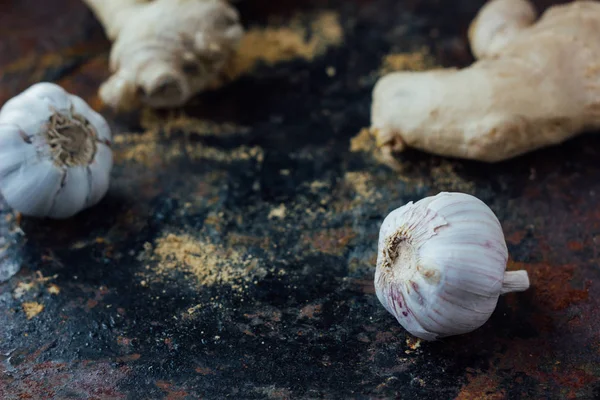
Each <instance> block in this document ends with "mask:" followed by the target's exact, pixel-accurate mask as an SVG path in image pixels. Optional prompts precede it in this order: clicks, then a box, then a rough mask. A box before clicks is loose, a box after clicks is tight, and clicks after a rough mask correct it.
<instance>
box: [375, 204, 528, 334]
mask: <svg viewBox="0 0 600 400" xmlns="http://www.w3.org/2000/svg"><path fill="white" fill-rule="evenodd" d="M507 261H508V249H507V247H506V242H505V239H504V234H503V231H502V226H501V224H500V222H499V221H498V218H497V217H496V215H495V214H494V213H493V211H492V210H491V209H490V208H489V207H488V206H487V205H486V204H485V203H483V202H482V201H481V200H479V199H477V198H476V197H474V196H471V195H468V194H465V193H456V192H441V193H439V194H437V195H435V196H430V197H426V198H424V199H421V200H419V201H417V202H416V203H413V202H409V203H407V204H406V205H404V206H402V207H399V208H397V209H395V210H393V211H392V212H390V213H389V214H388V215H387V216H386V218H385V219H384V221H383V223H382V225H381V228H380V233H379V243H378V256H377V267H376V271H375V289H376V294H377V298H378V299H379V301H380V302H381V304H382V305H383V306H384V308H385V309H386V310H387V311H388V312H389V313H391V314H392V315H393V316H394V317H396V319H397V320H398V322H399V323H400V325H402V326H403V327H404V328H405V329H406V330H407V331H408V332H409V333H411V334H412V335H414V336H416V337H418V338H421V339H424V340H437V339H439V338H442V337H447V336H452V335H459V334H463V333H468V332H471V331H473V330H475V329H477V328H479V327H480V326H482V325H483V324H484V323H485V322H486V321H487V320H488V319H489V317H490V316H491V314H492V313H493V311H494V310H495V308H496V305H497V301H498V297H499V296H500V295H501V294H504V293H508V292H513V291H523V290H526V289H527V288H528V287H529V278H528V275H527V272H526V271H509V272H507V271H506V264H507Z"/></svg>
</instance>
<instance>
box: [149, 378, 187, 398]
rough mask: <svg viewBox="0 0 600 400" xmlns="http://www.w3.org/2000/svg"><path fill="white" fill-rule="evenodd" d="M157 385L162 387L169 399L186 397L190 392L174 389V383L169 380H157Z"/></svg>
mask: <svg viewBox="0 0 600 400" xmlns="http://www.w3.org/2000/svg"><path fill="white" fill-rule="evenodd" d="M155 385H156V387H158V388H159V389H161V390H162V391H164V392H165V394H166V395H167V397H166V398H167V400H179V399H184V398H186V397H187V396H188V393H187V392H185V391H184V390H174V389H172V387H173V384H172V383H171V382H168V381H156V383H155Z"/></svg>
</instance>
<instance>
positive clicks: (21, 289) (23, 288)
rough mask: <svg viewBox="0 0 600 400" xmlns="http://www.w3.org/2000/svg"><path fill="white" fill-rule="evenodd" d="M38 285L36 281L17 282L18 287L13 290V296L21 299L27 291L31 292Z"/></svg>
mask: <svg viewBox="0 0 600 400" xmlns="http://www.w3.org/2000/svg"><path fill="white" fill-rule="evenodd" d="M36 286H37V285H36V283H35V282H28V283H25V282H19V283H17V287H16V288H15V290H14V291H13V297H14V298H15V299H20V298H21V297H23V296H24V295H25V293H27V292H29V291H30V290H32V289H33V288H35V287H36Z"/></svg>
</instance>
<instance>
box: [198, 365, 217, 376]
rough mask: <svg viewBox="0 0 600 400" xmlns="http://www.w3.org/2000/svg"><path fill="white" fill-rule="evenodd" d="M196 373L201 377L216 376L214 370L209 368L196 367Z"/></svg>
mask: <svg viewBox="0 0 600 400" xmlns="http://www.w3.org/2000/svg"><path fill="white" fill-rule="evenodd" d="M194 371H196V372H197V373H199V374H200V375H214V374H215V371H213V370H212V369H210V368H208V367H196V369H195V370H194Z"/></svg>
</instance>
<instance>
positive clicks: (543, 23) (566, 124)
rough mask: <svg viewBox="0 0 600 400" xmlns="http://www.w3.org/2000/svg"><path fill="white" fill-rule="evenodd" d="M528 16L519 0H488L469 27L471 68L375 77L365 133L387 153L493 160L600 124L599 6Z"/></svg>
mask: <svg viewBox="0 0 600 400" xmlns="http://www.w3.org/2000/svg"><path fill="white" fill-rule="evenodd" d="M535 19H536V12H535V9H534V8H533V6H532V5H531V4H530V3H529V2H528V1H526V0H491V1H489V2H488V3H487V4H486V5H484V7H483V8H482V9H481V10H480V11H479V13H478V15H477V17H476V18H475V20H474V21H473V22H472V24H471V26H470V29H469V40H470V44H471V48H472V50H473V54H474V55H475V57H476V58H477V59H478V60H476V61H475V62H474V63H473V64H472V65H471V66H469V67H467V68H464V69H454V68H449V69H437V70H430V71H424V72H396V73H391V74H388V75H386V76H384V77H382V78H381V79H380V80H379V81H378V82H377V83H376V85H375V88H374V90H373V103H372V109H371V131H372V133H373V134H374V135H375V136H376V137H377V142H378V144H379V145H380V148H381V151H382V153H383V154H384V156H386V158H388V159H392V158H393V155H394V154H395V153H397V152H400V151H402V150H403V149H405V148H406V147H412V148H416V149H419V150H421V151H425V152H429V153H433V154H437V155H441V156H448V157H457V158H465V159H472V160H478V161H484V162H499V161H503V160H507V159H510V158H513V157H516V156H519V155H522V154H524V153H527V152H530V151H533V150H536V149H539V148H542V147H547V146H550V145H555V144H559V143H562V142H564V141H566V140H567V139H570V138H572V137H574V136H576V135H578V134H580V133H583V132H584V131H590V130H594V129H598V128H600V41H599V40H598V39H597V38H598V37H599V35H600V3H597V2H594V1H577V2H572V3H568V4H564V5H557V6H554V7H551V8H550V9H548V10H547V11H546V12H545V13H544V14H543V15H542V16H541V18H540V19H539V20H537V22H536V21H535Z"/></svg>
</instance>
